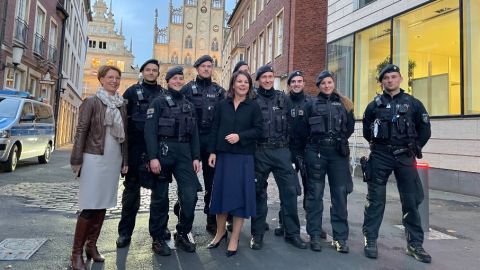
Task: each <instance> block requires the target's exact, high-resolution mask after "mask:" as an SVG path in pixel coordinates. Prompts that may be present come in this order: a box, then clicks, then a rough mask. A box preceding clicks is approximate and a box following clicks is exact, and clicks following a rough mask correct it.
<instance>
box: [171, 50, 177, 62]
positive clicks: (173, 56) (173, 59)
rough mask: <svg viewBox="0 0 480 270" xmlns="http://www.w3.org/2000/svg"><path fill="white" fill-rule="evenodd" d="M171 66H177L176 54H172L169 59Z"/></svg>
mask: <svg viewBox="0 0 480 270" xmlns="http://www.w3.org/2000/svg"><path fill="white" fill-rule="evenodd" d="M170 63H171V64H178V55H177V53H176V52H174V53H173V54H172V58H171V59H170Z"/></svg>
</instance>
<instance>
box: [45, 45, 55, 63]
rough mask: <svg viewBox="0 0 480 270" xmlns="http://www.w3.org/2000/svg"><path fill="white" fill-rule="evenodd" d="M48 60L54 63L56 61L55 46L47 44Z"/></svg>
mask: <svg viewBox="0 0 480 270" xmlns="http://www.w3.org/2000/svg"><path fill="white" fill-rule="evenodd" d="M47 60H48V61H49V62H52V63H55V62H56V61H57V47H55V46H53V45H48V57H47Z"/></svg>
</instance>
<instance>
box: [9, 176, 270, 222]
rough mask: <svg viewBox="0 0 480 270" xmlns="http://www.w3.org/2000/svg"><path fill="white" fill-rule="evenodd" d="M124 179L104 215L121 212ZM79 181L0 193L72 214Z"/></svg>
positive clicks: (173, 193) (144, 205)
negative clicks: (113, 205)
mask: <svg viewBox="0 0 480 270" xmlns="http://www.w3.org/2000/svg"><path fill="white" fill-rule="evenodd" d="M122 183H123V180H121V181H120V183H119V187H118V193H117V206H116V207H115V208H111V209H108V211H107V218H114V217H117V216H119V215H120V213H121V210H122V192H123V184H122ZM78 186H79V184H78V181H69V182H63V183H33V182H24V183H18V184H8V185H5V186H1V187H0V196H16V197H22V198H25V199H26V202H25V203H24V204H23V205H24V206H27V207H37V208H41V209H45V210H48V211H54V212H65V213H70V214H74V213H76V212H77V211H78V197H77V195H78ZM140 192H141V203H140V209H139V212H140V213H147V212H148V211H149V205H150V193H151V191H150V190H148V189H144V188H141V191H140ZM269 194H270V197H269V202H268V203H269V204H274V203H276V202H279V198H278V195H276V194H277V192H276V186H275V184H272V185H269ZM203 196H204V192H203V191H202V192H199V193H198V202H197V206H196V210H202V209H203V206H204V203H203ZM169 199H170V210H173V205H174V204H175V202H176V200H177V185H176V184H175V181H174V182H173V183H172V184H171V185H170V189H169Z"/></svg>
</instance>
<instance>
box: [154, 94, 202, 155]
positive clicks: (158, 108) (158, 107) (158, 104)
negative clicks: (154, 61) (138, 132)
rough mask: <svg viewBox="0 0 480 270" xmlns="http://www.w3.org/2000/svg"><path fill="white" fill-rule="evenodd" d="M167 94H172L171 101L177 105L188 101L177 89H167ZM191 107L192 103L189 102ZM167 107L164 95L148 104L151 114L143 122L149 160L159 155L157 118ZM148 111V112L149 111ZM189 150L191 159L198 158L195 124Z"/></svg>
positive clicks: (198, 147) (198, 148) (198, 145)
mask: <svg viewBox="0 0 480 270" xmlns="http://www.w3.org/2000/svg"><path fill="white" fill-rule="evenodd" d="M167 94H169V95H171V96H172V99H173V101H174V102H175V104H176V106H179V105H180V104H183V103H190V102H189V101H188V100H186V99H185V97H184V96H183V95H182V94H181V93H180V92H178V91H175V90H172V89H168V90H167ZM190 105H191V106H192V107H193V105H192V104H190ZM166 107H168V103H167V100H166V99H165V96H160V97H158V98H156V99H155V100H154V101H153V103H152V104H151V105H150V108H149V111H150V112H153V113H151V114H152V115H151V116H150V115H149V116H148V117H147V120H146V122H145V143H146V145H147V154H148V158H149V160H152V159H156V158H158V156H159V153H160V149H159V139H158V128H159V127H158V124H159V123H158V121H159V120H158V119H159V118H160V115H161V114H162V110H163V109H164V108H166ZM150 112H149V113H150ZM190 151H191V154H192V160H196V159H197V160H199V159H200V139H199V136H198V128H197V125H195V126H194V130H193V132H192V135H191V139H190Z"/></svg>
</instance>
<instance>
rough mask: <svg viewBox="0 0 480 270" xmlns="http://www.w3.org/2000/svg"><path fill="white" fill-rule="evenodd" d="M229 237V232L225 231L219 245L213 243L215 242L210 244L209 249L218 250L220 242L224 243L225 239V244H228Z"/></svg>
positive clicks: (218, 243)
mask: <svg viewBox="0 0 480 270" xmlns="http://www.w3.org/2000/svg"><path fill="white" fill-rule="evenodd" d="M227 235H228V231H225V233H224V234H223V236H222V238H220V240H218V242H217V243H213V241H212V242H210V244H208V245H207V249H212V248H218V246H220V242H222V240H223V239H225V242H227Z"/></svg>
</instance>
